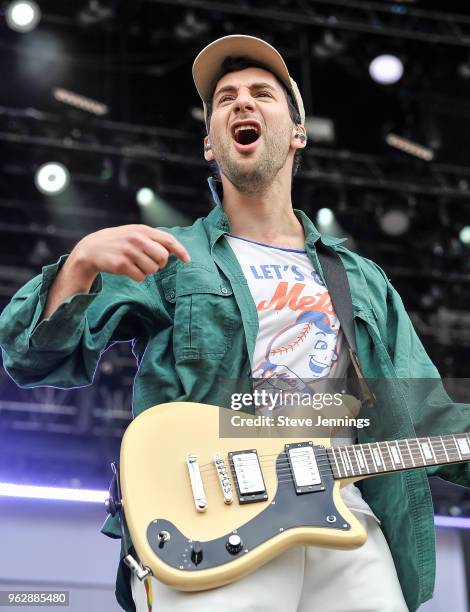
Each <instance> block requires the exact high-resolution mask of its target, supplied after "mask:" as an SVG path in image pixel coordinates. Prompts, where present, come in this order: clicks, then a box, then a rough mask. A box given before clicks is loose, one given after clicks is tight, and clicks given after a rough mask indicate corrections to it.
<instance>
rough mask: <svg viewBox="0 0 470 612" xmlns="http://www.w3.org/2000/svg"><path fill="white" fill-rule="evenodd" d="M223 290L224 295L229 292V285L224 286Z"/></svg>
mask: <svg viewBox="0 0 470 612" xmlns="http://www.w3.org/2000/svg"><path fill="white" fill-rule="evenodd" d="M221 291H222V293H223V294H224V295H226V294H227V293H228V289H227V287H222V289H221Z"/></svg>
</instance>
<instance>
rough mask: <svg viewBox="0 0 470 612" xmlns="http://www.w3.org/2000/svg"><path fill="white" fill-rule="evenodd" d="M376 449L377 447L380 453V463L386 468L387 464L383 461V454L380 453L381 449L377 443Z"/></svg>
mask: <svg viewBox="0 0 470 612" xmlns="http://www.w3.org/2000/svg"><path fill="white" fill-rule="evenodd" d="M377 449H378V451H379V455H380V458H381V460H382V465H383V466H384V469H387V465H386V463H385V461H384V458H383V455H382V451H381V449H380V444H377Z"/></svg>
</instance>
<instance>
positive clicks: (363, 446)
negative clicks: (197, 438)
mask: <svg viewBox="0 0 470 612" xmlns="http://www.w3.org/2000/svg"><path fill="white" fill-rule="evenodd" d="M448 435H452V434H448ZM442 437H444V436H442ZM416 440H417V439H416V438H412V439H411V441H410V440H408V444H407V445H406V447H405V448H400V445H398V450H399V451H400V453H402V454H408V455H410V454H411V453H410V451H409V450H408V446H410V447H411V446H412V444H415V445H416V447H415V448H410V450H411V451H412V454H413V455H415V456H417V457H421V456H422V452H423V451H422V450H420V449H421V446H420V445H419V442H417V441H416ZM399 442H402V443H403V442H405V440H399ZM380 444H385V445H387V442H379V443H377V442H371V443H362V444H354V445H348V446H333V447H330V446H329V447H325V451H324V452H328V451H331V449H334V450H337V451H339V450H342V451H343V452H344V454H346V455H347V456H348V457H350V456H351V455H349V453H348V452H347V451H346V449H351V451H352V453H353V454H352V456H353V457H354V451H353V450H352V449H353V448H356V449H357V448H361V449H362V453H361V454H362V455H363V456H365V454H369V455H370V456H371V457H372V452H373V450H378V451H381V452H382V453H383V452H389V453H390V450H389V449H390V448H397V445H394V446H392V447H389V446H386V447H385V449H384V448H381V447H380V446H375V445H380ZM428 445H429V444H428ZM370 446H372V449H371V448H370ZM442 446H443V448H442V449H437V448H433V451H434V454H436V453H441V454H444V455H446V454H447V455H449V457H450V456H451V455H453V454H455V455H456V457H455V458H456V459H457V460H460V457H459V458H457V457H458V455H459V451H458V450H457V446H456V445H455V444H454V449H453V450H451V449H449V448H445V445H442ZM309 448H310V447H309ZM247 452H249V450H248V451H247ZM317 452H318V451H317ZM240 454H241V453H240ZM306 454H307V453H306ZM460 454H461V455H468V454H469V453H463V452H461V451H460ZM283 455H285V456H286V457H288V454H287V452H286V451H280V452H279V453H271V454H265V455H257V458H258V459H259V460H260V463H263V461H262V459H264V458H265V457H279V456H283ZM453 458H454V457H452V459H453ZM338 460H340V459H339V458H338ZM249 461H253V462H255V463H256V462H257V459H252V460H250V459H245V460H244V462H249ZM287 461H288V460H287ZM213 466H214V464H213V462H211V463H205V464H203V465H201V466H200V471H201V472H204V471H206V470H207V469H211V468H213Z"/></svg>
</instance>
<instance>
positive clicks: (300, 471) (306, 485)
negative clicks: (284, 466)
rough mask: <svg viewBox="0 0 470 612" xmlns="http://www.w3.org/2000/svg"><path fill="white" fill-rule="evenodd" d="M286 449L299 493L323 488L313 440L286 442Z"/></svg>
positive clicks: (296, 489)
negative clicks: (295, 442)
mask: <svg viewBox="0 0 470 612" xmlns="http://www.w3.org/2000/svg"><path fill="white" fill-rule="evenodd" d="M285 450H286V454H287V457H288V459H289V465H290V469H291V472H292V476H293V477H294V486H295V491H296V493H297V494H298V495H301V494H302V493H312V492H313V491H321V490H322V480H321V476H320V472H319V470H318V465H317V460H316V457H315V453H314V451H313V445H312V443H311V442H300V443H297V444H286V445H285Z"/></svg>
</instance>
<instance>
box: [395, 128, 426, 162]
mask: <svg viewBox="0 0 470 612" xmlns="http://www.w3.org/2000/svg"><path fill="white" fill-rule="evenodd" d="M385 142H386V143H387V144H388V145H389V146H390V147H393V148H394V149H398V150H399V151H403V152H404V153H408V155H413V157H417V158H418V159H423V160H424V161H428V162H429V161H432V160H433V159H434V151H433V150H432V149H430V148H429V147H423V145H420V144H418V143H417V142H413V141H412V140H409V139H408V138H403V137H402V136H398V135H397V134H392V133H391V132H390V134H387V136H386V137H385Z"/></svg>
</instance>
